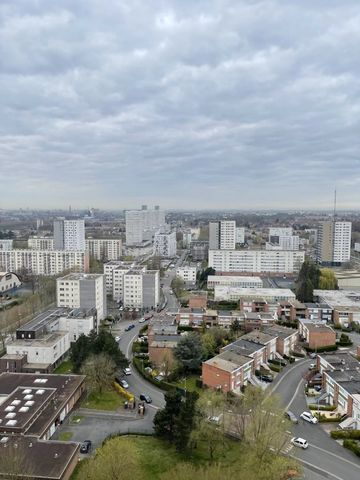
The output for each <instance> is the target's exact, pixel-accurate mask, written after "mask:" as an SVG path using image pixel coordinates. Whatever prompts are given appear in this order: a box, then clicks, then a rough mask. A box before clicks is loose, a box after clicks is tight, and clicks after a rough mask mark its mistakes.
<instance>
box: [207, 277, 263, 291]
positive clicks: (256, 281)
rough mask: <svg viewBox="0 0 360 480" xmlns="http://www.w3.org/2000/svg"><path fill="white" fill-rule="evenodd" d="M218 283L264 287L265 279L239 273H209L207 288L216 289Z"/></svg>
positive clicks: (242, 286)
mask: <svg viewBox="0 0 360 480" xmlns="http://www.w3.org/2000/svg"><path fill="white" fill-rule="evenodd" d="M217 285H223V286H227V287H241V288H262V286H263V281H262V280H261V278H260V277H250V276H248V277H247V276H239V275H209V276H208V279H207V288H208V289H214V288H215V287H216V286H217Z"/></svg>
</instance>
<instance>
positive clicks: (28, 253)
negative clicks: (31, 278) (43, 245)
mask: <svg viewBox="0 0 360 480" xmlns="http://www.w3.org/2000/svg"><path fill="white" fill-rule="evenodd" d="M0 266H2V268H3V269H4V270H6V271H11V272H19V271H21V270H23V269H25V270H27V271H28V272H29V273H31V274H34V275H45V276H52V275H59V274H61V273H63V272H64V271H66V270H73V271H78V272H87V271H88V270H89V256H88V255H87V253H86V252H85V251H81V252H75V251H65V250H17V249H16V250H7V251H5V250H0Z"/></svg>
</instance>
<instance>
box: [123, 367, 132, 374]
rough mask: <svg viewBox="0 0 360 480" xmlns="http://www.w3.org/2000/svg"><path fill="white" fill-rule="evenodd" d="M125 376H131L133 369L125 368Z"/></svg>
mask: <svg viewBox="0 0 360 480" xmlns="http://www.w3.org/2000/svg"><path fill="white" fill-rule="evenodd" d="M124 373H125V375H131V369H130V368H129V367H126V368H124Z"/></svg>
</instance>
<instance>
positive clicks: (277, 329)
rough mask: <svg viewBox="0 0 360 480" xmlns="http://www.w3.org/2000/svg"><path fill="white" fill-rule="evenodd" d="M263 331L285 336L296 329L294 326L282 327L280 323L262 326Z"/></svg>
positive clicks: (288, 335)
mask: <svg viewBox="0 0 360 480" xmlns="http://www.w3.org/2000/svg"><path fill="white" fill-rule="evenodd" d="M263 331H264V333H267V334H269V335H273V336H274V337H279V338H287V337H290V336H291V335H294V333H296V334H297V333H298V331H297V330H296V329H294V328H288V327H283V326H281V325H271V326H270V327H265V328H263Z"/></svg>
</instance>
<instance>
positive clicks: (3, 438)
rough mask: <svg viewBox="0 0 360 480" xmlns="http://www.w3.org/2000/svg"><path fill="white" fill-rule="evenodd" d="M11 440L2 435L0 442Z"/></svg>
mask: <svg viewBox="0 0 360 480" xmlns="http://www.w3.org/2000/svg"><path fill="white" fill-rule="evenodd" d="M8 441H9V437H1V438H0V443H6V442H8Z"/></svg>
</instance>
